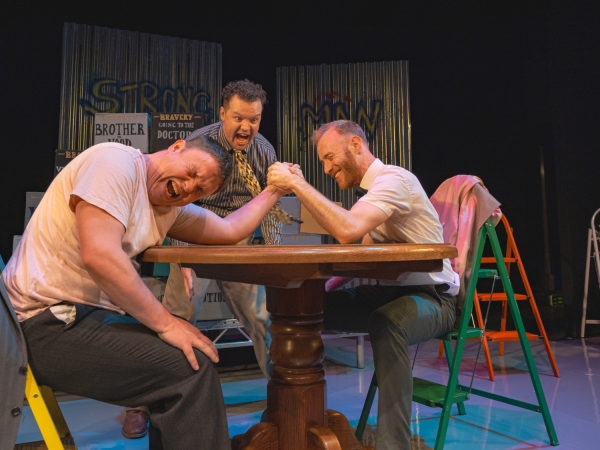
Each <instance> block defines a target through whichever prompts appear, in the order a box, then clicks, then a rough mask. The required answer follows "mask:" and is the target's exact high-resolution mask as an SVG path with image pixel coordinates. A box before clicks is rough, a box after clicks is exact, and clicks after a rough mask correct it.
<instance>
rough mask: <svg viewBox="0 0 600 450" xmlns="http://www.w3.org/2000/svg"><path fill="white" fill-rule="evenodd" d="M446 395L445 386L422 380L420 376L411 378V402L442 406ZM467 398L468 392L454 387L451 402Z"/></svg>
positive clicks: (462, 400)
mask: <svg viewBox="0 0 600 450" xmlns="http://www.w3.org/2000/svg"><path fill="white" fill-rule="evenodd" d="M445 397H446V386H444V385H443V384H438V383H434V382H433V381H428V380H423V379H422V378H417V377H414V378H413V395H412V399H413V402H416V403H420V404H421V405H425V406H429V407H430V408H435V407H438V408H442V407H443V406H444V399H445ZM467 400H469V393H468V392H464V391H461V390H460V389H456V390H455V391H454V397H452V399H451V401H452V403H458V402H465V401H467Z"/></svg>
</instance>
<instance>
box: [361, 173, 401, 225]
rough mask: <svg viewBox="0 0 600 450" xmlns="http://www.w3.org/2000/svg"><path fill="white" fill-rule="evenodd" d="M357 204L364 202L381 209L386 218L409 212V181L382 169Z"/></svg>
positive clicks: (398, 174)
mask: <svg viewBox="0 0 600 450" xmlns="http://www.w3.org/2000/svg"><path fill="white" fill-rule="evenodd" d="M358 201H359V202H366V203H368V204H370V205H373V206H376V207H378V208H379V209H381V210H382V211H383V212H384V213H386V214H387V216H388V217H391V216H392V214H394V213H399V214H406V213H408V212H410V209H411V203H412V190H411V186H410V183H409V181H408V180H407V179H406V178H405V177H403V176H402V174H400V173H398V172H396V171H394V170H393V169H392V170H390V169H387V168H386V169H384V170H383V173H381V174H378V176H377V177H376V178H375V179H374V180H373V182H372V183H371V186H370V187H369V191H368V192H367V193H366V194H365V195H364V196H363V197H361V198H360V199H359V200H358Z"/></svg>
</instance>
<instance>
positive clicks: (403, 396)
mask: <svg viewBox="0 0 600 450" xmlns="http://www.w3.org/2000/svg"><path fill="white" fill-rule="evenodd" d="M313 141H314V142H315V144H316V145H317V153H318V155H319V160H320V161H321V162H322V163H323V165H324V169H325V173H327V174H328V175H330V176H331V177H333V178H334V179H335V180H336V181H337V183H338V185H339V187H340V188H341V189H349V188H354V187H358V186H360V190H358V188H357V193H359V194H363V195H362V197H361V198H360V199H359V201H358V202H357V203H356V204H355V205H354V206H353V207H352V209H351V210H350V211H347V210H345V209H343V208H340V207H338V206H336V205H335V204H334V203H333V202H331V201H329V200H328V199H327V198H325V197H324V196H323V195H322V194H320V193H319V192H318V191H317V190H316V189H315V188H313V187H312V186H311V185H310V184H308V183H307V182H306V181H305V180H304V178H302V176H301V172H300V171H299V170H297V171H296V172H297V173H296V174H292V173H291V172H290V170H289V169H290V168H289V166H288V165H285V164H281V163H276V164H274V165H273V166H271V168H270V169H269V181H268V182H269V185H275V186H277V187H279V188H282V189H286V190H292V191H293V192H294V193H295V194H296V196H298V198H300V201H301V202H302V204H303V205H305V206H306V207H307V208H308V210H309V211H310V212H311V214H312V216H313V217H314V218H315V219H316V220H317V222H318V223H319V224H320V225H321V226H322V227H323V228H325V230H327V232H329V233H330V234H331V235H332V236H334V237H335V238H336V239H337V240H338V241H340V243H342V244H345V243H351V242H354V241H356V240H358V239H359V238H361V237H362V242H363V244H368V243H375V244H382V243H402V242H406V243H422V244H428V243H432V244H433V243H443V237H442V226H441V225H440V222H439V219H438V215H437V213H436V211H435V209H434V208H433V206H432V205H431V203H430V202H429V199H428V198H427V195H426V194H425V192H424V190H423V188H422V187H421V184H420V183H419V180H417V178H416V177H415V176H414V175H413V174H412V173H410V172H409V171H408V170H405V169H403V168H401V167H397V166H389V165H385V164H383V163H382V162H381V161H380V160H379V159H377V158H375V157H374V156H373V155H372V154H371V152H370V150H369V147H368V143H367V139H366V136H365V134H364V132H363V130H362V129H361V128H360V126H358V125H357V124H356V123H354V122H351V121H346V120H339V121H336V122H332V123H328V124H325V125H323V126H321V128H320V129H319V130H317V131H316V132H315V133H314V135H313ZM347 280H348V279H344V278H333V279H331V280H329V281H328V283H327V285H326V290H327V291H328V292H327V294H326V297H325V302H326V304H325V329H327V330H338V331H353V332H366V331H368V332H369V335H370V337H371V345H372V347H373V357H374V360H375V373H376V374H377V382H378V385H379V389H380V391H379V392H380V394H379V411H378V417H377V444H376V449H377V450H382V449H410V420H411V406H412V405H411V402H412V370H411V364H410V360H409V357H408V347H409V345H413V344H416V343H418V342H423V341H426V340H428V339H431V338H434V337H436V336H439V335H441V334H444V333H447V332H449V331H450V330H451V329H452V326H453V324H454V318H455V314H456V313H455V306H456V294H457V293H458V288H459V279H458V275H457V274H456V273H454V271H453V270H452V267H451V266H450V261H449V260H447V259H445V260H444V263H443V270H442V271H441V272H436V273H405V274H402V275H401V276H400V277H399V278H398V280H397V281H391V282H390V281H383V280H380V281H379V282H378V284H377V285H374V286H359V287H357V288H355V289H346V290H336V289H338V288H339V287H341V286H342V285H343V284H345V282H346V281H347Z"/></svg>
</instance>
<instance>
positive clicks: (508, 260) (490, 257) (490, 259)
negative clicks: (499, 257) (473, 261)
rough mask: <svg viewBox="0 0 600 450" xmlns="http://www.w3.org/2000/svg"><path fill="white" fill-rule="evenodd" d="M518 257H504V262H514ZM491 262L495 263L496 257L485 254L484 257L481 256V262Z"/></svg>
mask: <svg viewBox="0 0 600 450" xmlns="http://www.w3.org/2000/svg"><path fill="white" fill-rule="evenodd" d="M517 261H518V259H517V258H506V257H505V258H504V262H507V263H514V262H517ZM492 263H496V258H494V257H493V256H486V257H484V258H481V264H492Z"/></svg>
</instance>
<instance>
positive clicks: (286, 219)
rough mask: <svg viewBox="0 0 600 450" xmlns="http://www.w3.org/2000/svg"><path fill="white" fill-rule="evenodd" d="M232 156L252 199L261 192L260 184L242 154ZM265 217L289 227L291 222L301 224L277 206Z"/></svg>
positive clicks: (237, 153)
mask: <svg viewBox="0 0 600 450" xmlns="http://www.w3.org/2000/svg"><path fill="white" fill-rule="evenodd" d="M234 154H235V159H236V161H237V163H238V168H239V171H240V175H241V176H242V178H243V179H244V181H245V182H246V187H247V188H248V190H249V191H250V194H252V197H253V198H254V197H256V196H257V195H258V194H260V193H261V191H262V189H261V188H260V184H258V180H257V179H256V176H255V175H254V172H253V171H252V167H250V164H248V160H247V159H246V157H245V156H244V155H243V154H242V152H238V151H234ZM267 215H268V216H271V217H272V218H273V219H274V220H276V221H278V222H281V223H285V224H286V225H289V224H290V223H292V221H294V222H298V223H302V221H301V220H300V219H298V218H297V217H292V216H290V215H289V214H288V213H286V212H285V211H284V210H283V209H281V208H280V207H279V206H277V205H275V206H273V207H272V208H271V210H270V211H269V213H268V214H267Z"/></svg>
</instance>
